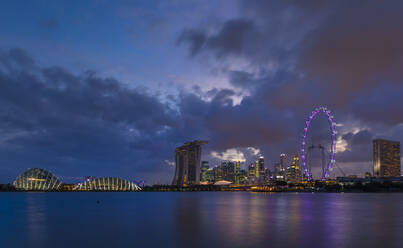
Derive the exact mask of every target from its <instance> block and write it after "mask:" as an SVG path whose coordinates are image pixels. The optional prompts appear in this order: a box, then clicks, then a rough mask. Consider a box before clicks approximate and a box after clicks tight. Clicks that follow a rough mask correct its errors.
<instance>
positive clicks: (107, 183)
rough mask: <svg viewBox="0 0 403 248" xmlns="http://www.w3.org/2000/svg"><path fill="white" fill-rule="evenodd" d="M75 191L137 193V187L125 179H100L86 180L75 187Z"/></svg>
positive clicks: (138, 188)
mask: <svg viewBox="0 0 403 248" xmlns="http://www.w3.org/2000/svg"><path fill="white" fill-rule="evenodd" d="M75 190H83V191H87V190H94V191H137V190H141V188H140V187H139V186H137V185H136V184H135V183H132V182H130V181H128V180H126V179H122V178H116V177H100V178H95V179H90V180H87V181H86V182H84V183H79V184H77V185H76V187H75Z"/></svg>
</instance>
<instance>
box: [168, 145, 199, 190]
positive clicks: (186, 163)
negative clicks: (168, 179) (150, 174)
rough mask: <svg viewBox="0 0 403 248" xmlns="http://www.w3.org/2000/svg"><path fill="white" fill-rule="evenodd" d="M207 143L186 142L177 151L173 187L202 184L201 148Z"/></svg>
mask: <svg viewBox="0 0 403 248" xmlns="http://www.w3.org/2000/svg"><path fill="white" fill-rule="evenodd" d="M203 144H207V141H199V140H195V141H193V142H186V143H185V144H184V145H183V146H180V147H178V148H176V150H175V162H176V169H175V176H174V179H173V181H172V185H176V186H187V185H194V184H199V183H200V159H201V146H202V145H203Z"/></svg>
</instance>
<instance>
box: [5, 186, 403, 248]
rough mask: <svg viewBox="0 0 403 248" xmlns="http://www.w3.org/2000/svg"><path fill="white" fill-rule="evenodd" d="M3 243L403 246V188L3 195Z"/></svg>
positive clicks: (127, 245)
mask: <svg viewBox="0 0 403 248" xmlns="http://www.w3.org/2000/svg"><path fill="white" fill-rule="evenodd" d="M98 200H99V201H100V203H99V204H97V201H98ZM0 244H1V245H0V247H6V248H7V247H44V248H46V247H192V248H196V247H330V248H333V247H334V248H336V247H380V246H384V247H403V194H293V193H289V194H281V193H280V194H278V193H277V194H261V193H248V192H198V193H193V192H192V193H165V192H164V193H151V192H150V193H145V192H142V193H1V194H0Z"/></svg>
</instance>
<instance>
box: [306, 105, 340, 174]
mask: <svg viewBox="0 0 403 248" xmlns="http://www.w3.org/2000/svg"><path fill="white" fill-rule="evenodd" d="M320 112H323V113H325V114H326V115H327V117H328V120H329V123H330V131H331V138H332V145H331V154H330V162H329V164H328V166H327V170H326V172H325V178H326V177H328V176H329V172H330V170H331V168H332V166H333V164H334V162H335V160H334V155H335V152H336V131H335V129H336V127H335V125H334V123H333V118H332V117H331V116H330V111H329V110H327V108H325V107H320V108H317V109H315V110H314V111H313V112H312V115H311V116H309V121H307V122H306V126H305V128H304V137H303V139H302V149H301V151H302V164H303V166H304V170H305V175H306V177H307V178H308V179H309V180H312V176H311V174H310V173H309V170H308V168H307V167H306V160H305V145H306V136H307V135H308V130H309V126H310V124H311V120H312V119H313V118H314V117H315V116H316V115H317V114H318V113H320Z"/></svg>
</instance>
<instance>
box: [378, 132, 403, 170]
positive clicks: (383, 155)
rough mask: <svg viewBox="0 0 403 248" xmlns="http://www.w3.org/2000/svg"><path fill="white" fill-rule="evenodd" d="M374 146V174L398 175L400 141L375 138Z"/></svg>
mask: <svg viewBox="0 0 403 248" xmlns="http://www.w3.org/2000/svg"><path fill="white" fill-rule="evenodd" d="M373 148H374V154H373V155H374V160H373V166H374V176H375V177H400V176H401V169H400V142H398V141H389V140H382V139H376V140H373Z"/></svg>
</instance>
